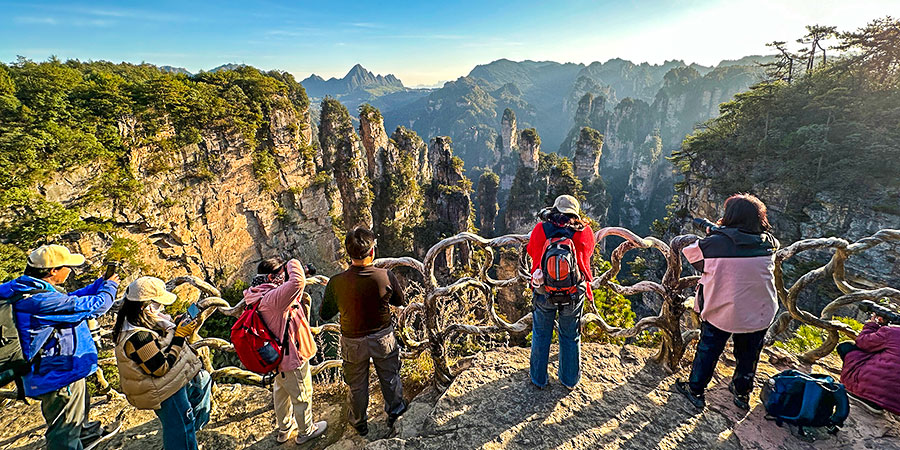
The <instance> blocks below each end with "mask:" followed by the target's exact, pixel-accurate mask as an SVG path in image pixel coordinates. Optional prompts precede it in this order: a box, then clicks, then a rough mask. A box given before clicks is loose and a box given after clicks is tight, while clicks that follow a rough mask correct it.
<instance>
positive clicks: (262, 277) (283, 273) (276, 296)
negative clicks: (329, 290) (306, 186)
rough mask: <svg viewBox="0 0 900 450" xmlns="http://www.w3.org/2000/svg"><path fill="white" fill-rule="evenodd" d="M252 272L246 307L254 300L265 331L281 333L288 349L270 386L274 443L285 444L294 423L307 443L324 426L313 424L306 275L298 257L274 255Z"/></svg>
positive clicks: (312, 351) (299, 437)
mask: <svg viewBox="0 0 900 450" xmlns="http://www.w3.org/2000/svg"><path fill="white" fill-rule="evenodd" d="M256 273H257V275H256V276H255V277H254V278H253V281H252V282H251V283H250V288H248V289H247V290H245V291H244V302H246V304H247V305H252V304H254V303H256V302H260V303H259V309H258V310H257V311H258V312H259V314H260V315H262V319H263V321H264V322H265V323H266V326H267V327H268V328H269V330H272V332H273V333H278V334H277V336H278V338H279V339H281V336H284V335H285V334H283V333H286V334H287V336H288V338H287V347H286V351H285V354H284V357H283V358H282V360H281V364H280V365H279V366H278V374H277V375H275V380H274V381H275V384H274V387H273V388H272V398H273V401H274V404H275V421H276V422H277V424H278V434H277V436H276V440H277V441H278V443H283V442H287V440H288V439H290V437H291V435H292V434H293V433H294V431H296V430H297V429H298V426H299V427H302V428H300V431H301V433H298V434H297V437H296V439H295V440H294V442H296V443H297V444H298V445H299V444H303V443H306V442H308V441H311V440H313V439H315V438H317V437H319V436H321V435H322V434H323V433H325V429H326V428H327V427H328V423H327V422H326V421H324V420H322V421H319V422H313V416H312V395H313V388H312V373H311V372H310V367H309V359H310V358H312V357H313V355H315V354H316V345H315V340H314V339H313V336H312V333H311V331H310V327H309V318H308V317H307V316H306V313H307V309H306V307H305V306H304V304H303V289H304V288H305V287H306V274H305V272H304V269H303V265H302V264H300V261H297V260H296V259H292V260H290V261H288V262H287V263H282V261H281V259H279V258H270V259H266V260H264V261H262V262H260V263H259V266H257V268H256Z"/></svg>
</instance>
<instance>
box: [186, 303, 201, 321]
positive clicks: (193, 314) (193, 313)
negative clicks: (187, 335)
mask: <svg viewBox="0 0 900 450" xmlns="http://www.w3.org/2000/svg"><path fill="white" fill-rule="evenodd" d="M199 315H200V308H199V307H198V306H197V304H196V303H191V306H188V309H187V318H188V319H190V320H194V319H196V318H197V316H199Z"/></svg>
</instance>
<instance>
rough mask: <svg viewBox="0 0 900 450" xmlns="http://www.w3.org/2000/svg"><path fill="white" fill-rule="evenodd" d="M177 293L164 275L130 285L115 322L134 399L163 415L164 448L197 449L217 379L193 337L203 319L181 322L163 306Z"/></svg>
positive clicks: (122, 368) (123, 375) (126, 386)
mask: <svg viewBox="0 0 900 450" xmlns="http://www.w3.org/2000/svg"><path fill="white" fill-rule="evenodd" d="M175 299H176V296H175V294H173V293H171V292H168V291H166V285H165V283H163V281H162V280H160V279H159V278H154V277H140V278H138V279H137V280H134V281H133V282H132V283H131V284H129V285H128V288H126V289H125V301H124V302H122V307H121V308H120V309H119V313H118V317H117V318H116V324H115V326H114V327H113V341H114V342H115V343H116V363H117V366H118V368H119V381H120V383H121V385H122V392H124V393H125V398H127V399H128V403H131V404H132V405H133V406H134V407H135V408H138V409H152V410H153V412H155V413H156V416H157V417H159V421H160V423H161V424H162V431H163V432H162V437H163V448H165V449H166V450H196V449H197V448H198V445H197V431H199V430H200V429H201V428H203V426H204V425H206V423H207V422H209V408H210V406H209V403H210V398H209V396H210V389H211V388H212V381H211V380H210V377H209V373H208V372H207V371H205V370H203V364H202V363H201V362H200V359H199V358H198V357H197V354H196V353H194V351H193V350H192V349H191V347H190V345H188V342H187V338H188V337H189V336H191V335H193V334H194V331H196V329H197V327H199V326H200V320H198V319H195V320H191V319H190V318H189V317H187V316H185V317H184V318H183V319H182V320H181V321H180V322H179V323H178V324H177V325H176V324H175V323H174V322H173V320H172V317H170V316H169V315H167V314H166V313H165V312H164V311H163V308H164V307H165V306H168V305H171V304H172V303H174V302H175Z"/></svg>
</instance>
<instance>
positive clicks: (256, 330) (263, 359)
mask: <svg viewBox="0 0 900 450" xmlns="http://www.w3.org/2000/svg"><path fill="white" fill-rule="evenodd" d="M259 304H260V302H256V303H254V304H252V305H248V306H247V307H245V308H244V312H243V313H241V316H240V317H238V320H237V322H235V324H234V326H232V327H231V342H232V344H234V351H235V353H237V355H238V358H239V359H240V360H241V363H243V364H244V367H246V368H247V370H250V371H251V372H256V373H258V374H261V375H270V374H274V373H275V372H276V371H277V370H278V365H279V364H281V360H282V359H284V355H285V353H287V351H288V348H289V347H288V345H287V341H288V328H287V325H288V324H287V323H285V329H284V337H283V338H282V339H281V340H280V341H279V340H278V339H277V338H276V337H275V334H274V333H272V331H271V330H270V329H269V327H268V326H266V322H265V321H264V320H263V318H262V315H260V314H259Z"/></svg>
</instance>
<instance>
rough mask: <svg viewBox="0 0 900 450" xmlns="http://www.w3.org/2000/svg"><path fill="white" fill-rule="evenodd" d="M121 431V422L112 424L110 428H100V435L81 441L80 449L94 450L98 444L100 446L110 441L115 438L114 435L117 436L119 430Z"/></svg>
mask: <svg viewBox="0 0 900 450" xmlns="http://www.w3.org/2000/svg"><path fill="white" fill-rule="evenodd" d="M121 429H122V424H121V422H119V423H113V424H111V425H110V426H107V427H105V428H101V431H100V432H101V434H98V435H95V436H91V437H90V438H88V439H82V440H81V445H82V448H84V450H94V449H95V448H97V447H98V446H99V445H100V444H102V443H104V442H108V441H109V440H110V439H112V437H113V436H115V435H116V434H118V433H119V430H121Z"/></svg>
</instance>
